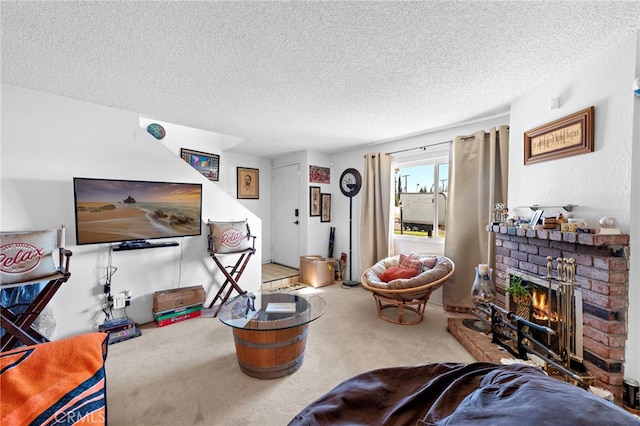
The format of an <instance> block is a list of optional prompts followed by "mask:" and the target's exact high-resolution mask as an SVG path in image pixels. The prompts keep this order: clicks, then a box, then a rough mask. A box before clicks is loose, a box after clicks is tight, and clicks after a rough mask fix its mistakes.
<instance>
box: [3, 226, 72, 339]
mask: <svg viewBox="0 0 640 426" xmlns="http://www.w3.org/2000/svg"><path fill="white" fill-rule="evenodd" d="M64 232H65V229H64V227H62V228H60V229H51V230H46V231H32V232H27V231H25V232H2V233H0V289H2V290H5V289H9V288H13V287H19V286H25V285H30V284H36V283H43V282H45V283H46V284H45V286H44V288H43V289H42V291H40V293H39V294H38V295H37V296H36V297H35V299H33V301H31V303H29V304H28V306H26V309H25V310H24V311H23V312H21V313H17V312H16V311H17V309H16V307H17V306H15V305H12V306H2V305H0V319H1V320H2V322H1V324H0V326H1V327H2V328H3V329H4V330H5V334H4V336H2V339H0V351H6V350H9V349H12V348H13V347H14V346H16V345H17V344H18V343H22V344H24V345H35V344H38V343H43V342H47V341H48V339H47V338H46V337H44V336H43V335H42V334H40V333H39V332H38V331H36V330H35V329H34V328H32V327H31V325H32V324H33V322H34V321H35V320H36V319H37V318H38V315H40V313H42V310H43V309H44V308H45V307H46V306H47V304H48V303H49V301H50V300H51V298H52V297H53V295H54V294H55V293H56V292H57V291H58V289H59V288H60V286H61V285H62V284H64V283H65V282H67V281H68V280H69V278H70V277H71V273H70V272H69V259H70V257H71V254H72V253H71V251H69V250H66V249H65V248H64V241H65V235H64ZM56 254H57V259H56ZM56 260H57V262H56ZM21 307H22V306H21Z"/></svg>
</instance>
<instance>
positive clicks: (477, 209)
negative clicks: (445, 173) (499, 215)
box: [442, 126, 509, 312]
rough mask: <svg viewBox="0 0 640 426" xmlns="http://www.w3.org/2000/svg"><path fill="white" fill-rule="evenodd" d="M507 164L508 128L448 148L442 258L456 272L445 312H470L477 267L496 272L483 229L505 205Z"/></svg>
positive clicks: (444, 295) (489, 240)
mask: <svg viewBox="0 0 640 426" xmlns="http://www.w3.org/2000/svg"><path fill="white" fill-rule="evenodd" d="M508 164H509V127H508V126H500V127H499V128H497V129H496V128H495V127H494V128H492V129H491V130H490V131H489V132H488V133H485V132H484V131H478V132H476V133H474V134H473V135H472V136H457V137H456V138H454V140H453V143H452V144H451V148H450V156H449V197H448V199H447V236H446V238H445V246H444V253H445V256H447V257H448V258H450V259H451V260H452V261H453V262H454V263H455V265H456V272H455V275H454V276H453V277H452V278H451V279H449V280H448V282H447V284H446V285H445V286H443V290H442V291H443V293H442V302H443V305H444V307H445V309H446V310H450V311H461V312H465V311H468V310H470V309H472V308H474V307H475V305H474V304H473V302H472V300H471V287H472V285H473V280H474V277H475V267H476V266H477V265H478V264H479V263H488V264H489V265H490V266H491V267H492V268H493V267H494V266H495V239H494V236H493V234H489V232H487V225H488V224H489V223H490V221H491V214H492V211H493V208H494V206H495V203H503V204H504V205H505V206H506V205H507V183H508ZM494 279H495V278H494Z"/></svg>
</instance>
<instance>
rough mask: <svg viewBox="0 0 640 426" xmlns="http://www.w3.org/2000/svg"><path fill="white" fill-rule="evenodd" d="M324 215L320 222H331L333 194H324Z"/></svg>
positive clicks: (322, 204)
mask: <svg viewBox="0 0 640 426" xmlns="http://www.w3.org/2000/svg"><path fill="white" fill-rule="evenodd" d="M321 199H322V203H321V208H322V216H321V217H320V222H331V194H322V196H321Z"/></svg>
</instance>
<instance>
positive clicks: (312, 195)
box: [309, 186, 320, 216]
mask: <svg viewBox="0 0 640 426" xmlns="http://www.w3.org/2000/svg"><path fill="white" fill-rule="evenodd" d="M309 216H320V187H319V186H311V187H309Z"/></svg>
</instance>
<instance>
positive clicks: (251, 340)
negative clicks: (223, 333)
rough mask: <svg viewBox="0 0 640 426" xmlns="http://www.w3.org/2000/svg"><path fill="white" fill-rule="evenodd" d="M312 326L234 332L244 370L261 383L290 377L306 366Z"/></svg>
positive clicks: (238, 354)
mask: <svg viewBox="0 0 640 426" xmlns="http://www.w3.org/2000/svg"><path fill="white" fill-rule="evenodd" d="M308 333H309V324H304V325H300V326H297V327H291V328H285V329H280V330H251V329H246V330H245V329H239V328H234V329H233V338H234V342H235V346H236V355H237V358H238V365H239V366H240V370H242V372H243V373H244V374H246V375H248V376H251V377H255V378H257V379H275V378H278V377H283V376H286V375H289V374H291V373H293V372H295V371H296V370H298V368H300V366H301V365H302V360H303V358H304V349H305V346H306V343H307V334H308Z"/></svg>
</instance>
